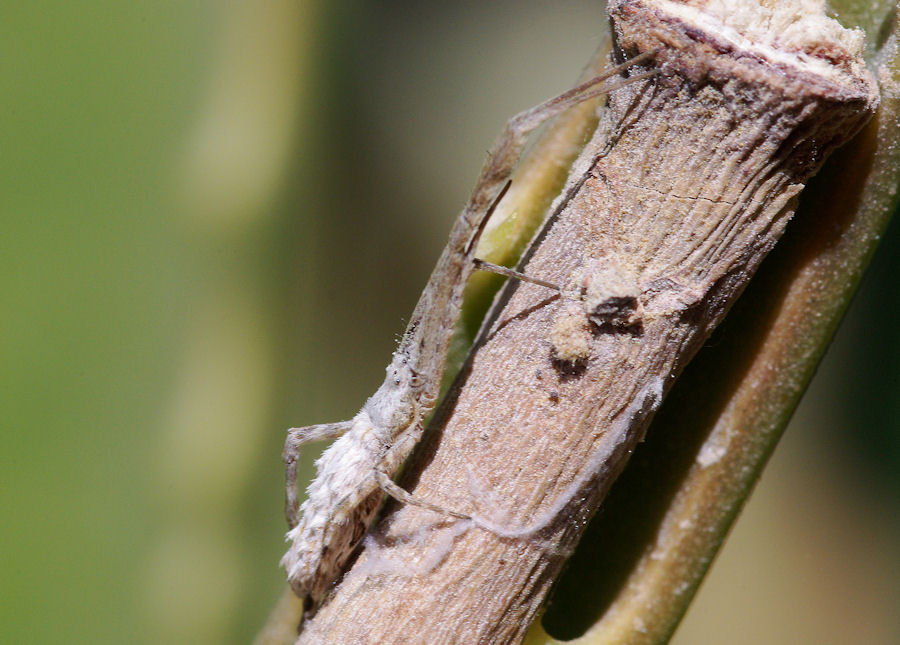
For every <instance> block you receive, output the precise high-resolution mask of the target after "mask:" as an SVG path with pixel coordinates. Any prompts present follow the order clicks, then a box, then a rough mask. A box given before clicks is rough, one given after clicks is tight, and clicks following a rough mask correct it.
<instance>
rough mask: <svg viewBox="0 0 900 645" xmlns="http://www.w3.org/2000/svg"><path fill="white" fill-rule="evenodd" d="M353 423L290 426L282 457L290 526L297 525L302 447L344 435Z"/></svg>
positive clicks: (285, 503) (287, 515)
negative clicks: (299, 461)
mask: <svg viewBox="0 0 900 645" xmlns="http://www.w3.org/2000/svg"><path fill="white" fill-rule="evenodd" d="M352 425H353V422H352V421H339V422H338V423H319V424H317V425H314V426H306V427H305V428H289V429H288V431H287V439H285V442H284V452H283V453H282V455H281V458H282V459H283V460H284V480H285V494H284V515H285V517H286V518H287V523H288V527H290V528H294V527H295V526H297V510H298V508H299V502H298V501H297V460H298V459H299V458H300V447H301V446H302V445H303V444H305V443H308V442H310V441H321V440H325V439H337V438H338V437H340V436H342V435H344V434H345V433H346V432H347V431H348V430H350V427H351V426H352Z"/></svg>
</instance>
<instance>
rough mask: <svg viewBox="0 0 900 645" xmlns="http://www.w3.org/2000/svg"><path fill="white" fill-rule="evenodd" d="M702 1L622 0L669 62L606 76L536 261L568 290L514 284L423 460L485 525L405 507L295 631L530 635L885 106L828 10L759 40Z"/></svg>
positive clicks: (452, 500)
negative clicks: (611, 78)
mask: <svg viewBox="0 0 900 645" xmlns="http://www.w3.org/2000/svg"><path fill="white" fill-rule="evenodd" d="M703 4H704V3H701V2H687V3H681V2H678V3H676V2H668V1H665V0H656V1H650V0H646V1H637V0H635V1H622V2H616V3H610V12H611V16H612V20H613V28H614V33H615V36H616V45H617V48H618V50H619V51H620V53H622V54H623V56H625V57H628V56H633V55H636V54H638V53H640V52H643V51H652V50H657V49H658V53H657V55H656V59H655V62H654V63H652V64H651V65H652V66H655V67H656V68H658V70H659V74H658V75H657V77H656V78H655V79H654V80H652V81H650V82H646V83H644V84H638V85H634V86H630V87H627V88H624V89H622V90H619V91H617V92H616V93H614V94H613V96H611V97H610V106H609V110H608V112H607V113H606V116H605V117H604V122H603V124H601V127H600V128H599V129H598V134H597V135H595V138H594V140H593V141H592V142H591V143H590V144H589V145H588V147H587V149H586V151H585V153H584V155H583V156H582V159H581V161H580V162H579V163H578V164H576V167H575V171H574V172H573V175H572V177H571V178H570V182H569V186H568V188H567V190H566V194H565V196H564V198H562V199H561V200H559V203H558V204H557V206H556V209H555V215H554V217H553V219H552V220H551V222H550V225H549V227H548V229H547V230H546V231H545V233H544V234H543V235H542V236H540V237H539V239H538V240H537V241H536V242H535V245H534V246H533V247H532V249H531V251H530V257H529V259H528V261H527V264H526V268H525V272H526V273H528V274H530V275H534V276H538V277H541V278H543V279H546V280H550V281H556V282H557V283H559V284H563V285H565V288H564V293H563V295H562V297H560V296H556V295H554V294H553V293H552V292H550V291H548V290H546V289H544V288H541V287H538V286H535V285H529V284H521V285H510V287H509V288H508V289H507V291H506V292H505V294H504V297H503V299H502V301H501V302H500V303H498V305H497V307H496V308H495V313H494V314H493V318H492V319H491V320H490V322H489V324H488V326H487V327H486V331H485V333H484V334H483V336H482V339H481V341H480V343H479V346H478V348H477V351H476V352H475V353H474V355H473V357H472V359H471V362H470V364H469V365H468V367H467V369H466V370H464V372H463V374H462V376H461V377H460V379H459V380H458V382H457V387H458V390H457V391H456V392H455V394H456V396H451V397H449V399H448V402H447V403H446V404H445V405H444V406H443V407H442V408H441V411H440V412H439V413H438V415H437V417H438V418H437V419H436V421H435V424H436V425H438V426H439V427H440V429H441V432H435V433H434V434H433V435H431V437H430V440H429V446H428V448H429V449H428V450H427V451H423V453H424V454H422V455H420V457H419V459H418V460H417V462H416V467H414V468H413V469H412V470H411V474H414V475H417V480H416V481H415V485H414V487H413V488H412V492H413V493H414V494H415V495H416V496H417V497H420V498H424V499H428V500H430V501H433V502H435V503H438V504H440V505H442V506H445V507H448V508H453V509H457V510H461V511H466V512H471V513H473V514H474V515H476V517H477V518H478V519H479V521H480V523H481V524H482V528H478V527H474V526H472V525H471V523H467V522H465V521H450V520H447V519H444V518H440V517H436V516H435V515H434V514H432V513H428V512H426V511H422V510H420V509H416V508H412V507H407V508H398V509H396V510H395V512H393V513H392V514H391V515H389V516H388V517H387V518H386V519H385V521H384V522H383V523H382V525H381V526H380V527H379V531H378V534H377V535H378V537H377V538H376V539H375V540H374V541H373V542H372V543H371V544H368V545H367V547H366V549H365V550H364V551H363V553H362V555H361V557H360V558H359V560H358V561H357V562H356V564H355V566H354V567H353V569H352V570H351V571H350V572H349V573H348V574H347V575H346V576H345V578H344V580H343V581H342V582H341V584H340V585H339V586H338V587H337V589H336V590H335V593H334V594H333V595H332V596H331V597H330V598H329V599H328V600H327V601H326V603H325V604H324V605H323V606H322V608H321V609H320V611H319V613H318V614H317V615H316V616H315V617H314V618H312V619H311V620H310V621H308V622H307V624H306V625H305V627H304V631H303V634H302V635H301V639H300V642H328V643H338V642H340V643H356V642H371V643H376V642H377V643H391V642H394V643H416V642H434V643H438V642H440V643H457V642H458V643H474V642H479V643H507V642H517V641H518V640H520V639H521V637H522V636H523V634H524V631H525V629H526V628H527V627H528V625H529V623H530V622H531V621H532V620H533V619H534V617H535V615H536V613H537V611H538V609H539V607H540V606H541V604H542V602H543V600H544V598H545V596H546V593H547V591H548V589H549V587H550V584H551V583H552V581H553V580H554V578H555V577H556V575H557V574H558V572H559V569H560V567H561V566H562V563H563V562H564V559H565V555H566V554H567V553H568V552H569V551H570V550H571V549H572V548H573V547H574V545H575V543H576V542H577V540H578V538H579V537H580V535H581V532H582V530H583V528H584V525H585V523H586V522H587V519H588V518H589V517H590V515H591V514H592V513H593V512H594V511H595V510H596V508H597V507H598V506H599V504H600V502H601V501H602V499H603V497H604V496H605V494H606V492H607V490H608V488H609V486H610V485H611V483H612V481H613V480H614V479H615V477H616V476H617V474H618V473H619V472H620V470H621V469H622V467H623V466H624V463H625V461H626V460H627V457H628V455H629V454H630V453H631V451H632V450H633V448H634V446H635V444H636V442H638V441H640V439H641V437H642V435H643V432H644V430H645V429H646V426H647V424H648V423H649V420H650V418H651V416H652V414H653V412H654V410H655V409H656V408H657V406H658V405H659V403H660V402H661V400H662V397H663V395H664V393H665V392H666V391H667V390H668V388H669V386H670V385H671V383H672V381H673V380H674V378H675V377H676V376H677V375H678V373H679V372H680V370H681V369H682V367H683V366H684V365H685V363H686V362H687V361H688V360H690V358H691V357H692V356H693V354H694V353H695V352H696V350H697V349H698V348H699V346H700V345H701V344H702V343H703V341H704V340H705V339H706V338H707V337H708V335H709V333H710V332H711V330H712V329H713V328H714V327H715V325H716V324H717V323H718V322H719V321H720V320H721V318H722V317H723V316H724V315H725V313H726V312H727V310H728V308H729V307H730V305H731V304H732V303H733V302H734V300H735V299H736V298H737V296H738V295H739V294H740V292H741V290H742V289H743V287H744V286H745V285H746V283H747V282H748V280H749V279H750V278H751V277H752V275H753V273H754V271H755V270H756V268H757V266H758V265H759V263H760V261H761V260H762V259H763V257H765V255H766V253H768V251H769V250H770V249H771V248H772V246H773V245H774V244H775V242H776V241H777V239H778V237H779V236H780V235H781V232H782V231H783V229H784V226H785V225H786V224H787V222H788V220H789V219H790V217H791V215H792V214H793V210H794V205H795V199H796V195H797V194H798V193H799V191H800V190H801V189H802V187H803V182H804V181H805V180H806V179H807V178H808V177H809V176H810V175H811V174H813V173H814V172H815V171H816V170H817V169H818V168H819V166H820V165H821V163H822V161H823V160H824V159H825V157H826V156H827V155H828V153H829V152H830V151H831V150H833V149H834V148H835V147H836V146H838V145H840V144H841V143H843V142H844V141H846V140H847V139H848V138H849V137H850V136H851V135H852V134H853V133H855V132H856V131H857V130H858V129H859V128H860V127H861V126H862V125H863V124H864V123H865V121H866V119H867V118H868V116H869V115H870V114H871V111H872V110H873V109H874V107H875V104H876V102H877V99H876V96H877V95H876V92H875V89H874V84H873V82H872V81H871V79H870V77H869V76H868V75H867V73H866V72H865V70H864V68H863V67H862V64H861V62H860V60H859V58H858V55H857V53H856V52H855V51H853V46H854V43H853V42H851V39H849V38H848V37H846V35H845V34H843V33H841V32H840V31H838V30H835V29H832V28H830V27H828V28H826V29H824V30H823V29H821V27H822V25H828V23H825V22H822V21H819V22H815V21H813V22H811V23H810V24H809V26H808V27H809V28H805V29H804V28H800V27H802V25H800V27H797V28H795V29H794V30H793V31H792V32H790V34H789V36H787V35H785V36H784V37H783V38H781V40H775V41H773V42H761V41H762V40H765V39H767V38H768V36H766V34H767V33H769V29H763V30H761V31H760V33H754V31H753V29H752V21H751V23H750V25H751V26H750V27H747V23H746V21H745V22H744V23H742V25H741V28H743V29H744V31H743V34H742V35H741V34H738V32H737V31H735V29H736V28H737V27H734V28H732V27H727V26H723V25H722V24H721V22H720V21H721V20H727V17H726V16H722V17H717V16H714V15H712V13H711V10H710V11H707V10H706V9H705V8H704V7H703V6H702V5H703ZM735 4H736V5H740V8H743V10H745V13H744V14H740V15H742V17H744V18H746V17H747V15H751V16H756V14H754V12H758V14H759V16H757V17H765V12H764V11H763V10H761V9H758V8H756V9H755V8H753V7H752V6H751V5H752V4H753V3H747V2H742V3H735ZM747 12H749V14H748V13H747ZM728 15H729V16H730V15H739V14H737V12H736V10H735V8H732V9H731V10H730V11H729V14H728ZM768 27H769V28H771V27H772V25H771V23H770V24H769V25H768ZM776 32H777V29H776ZM785 33H787V32H785ZM610 144H611V145H610ZM629 296H633V298H631V299H629ZM612 301H615V302H616V303H619V310H618V311H615V308H614V311H613V315H610V314H609V312H606V313H605V314H604V313H602V311H601V310H602V309H603V305H604V303H606V304H609V303H610V302H612ZM622 303H631V304H627V305H623V304H622ZM626 309H627V312H626V313H627V315H624V314H623V311H624V310H626ZM591 314H593V316H591ZM563 359H565V360H563ZM407 483H408V482H407ZM408 484H409V483H408ZM485 525H495V526H496V527H498V528H499V529H502V530H503V531H506V532H507V533H509V534H510V535H507V536H506V537H503V536H501V535H497V533H496V532H492V531H489V530H485V529H484V528H483V526H485ZM517 530H518V532H519V534H518V535H514V536H513V535H511V534H512V533H515V532H516V531H517ZM503 531H501V532H503Z"/></svg>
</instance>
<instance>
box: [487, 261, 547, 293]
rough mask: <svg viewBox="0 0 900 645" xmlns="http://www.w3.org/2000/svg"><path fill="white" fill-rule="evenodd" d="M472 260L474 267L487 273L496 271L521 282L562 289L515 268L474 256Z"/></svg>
mask: <svg viewBox="0 0 900 645" xmlns="http://www.w3.org/2000/svg"><path fill="white" fill-rule="evenodd" d="M474 262H475V268H476V269H478V270H479V271H487V272H488V273H496V274H498V275H502V276H506V277H507V278H514V279H516V280H521V281H522V282H530V283H532V284H536V285H539V286H541V287H547V288H548V289H553V290H554V291H557V292H561V291H562V289H560V288H559V285H556V284H553V283H552V282H547V281H546V280H541V279H540V278H533V277H531V276H530V275H525V274H524V273H522V272H521V271H516V270H515V269H509V268H507V267H504V266H500V265H499V264H494V263H493V262H487V261H486V260H480V259H478V258H475V260H474Z"/></svg>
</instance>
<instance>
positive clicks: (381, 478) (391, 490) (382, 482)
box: [375, 448, 472, 520]
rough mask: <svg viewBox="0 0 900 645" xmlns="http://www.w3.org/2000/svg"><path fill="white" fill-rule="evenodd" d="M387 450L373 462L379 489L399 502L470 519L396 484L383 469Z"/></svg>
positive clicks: (462, 518)
mask: <svg viewBox="0 0 900 645" xmlns="http://www.w3.org/2000/svg"><path fill="white" fill-rule="evenodd" d="M387 452H388V449H387V448H385V449H384V450H382V452H381V455H379V457H378V462H377V463H376V464H375V481H376V482H378V486H379V487H380V488H381V490H383V491H384V492H385V493H387V494H388V495H390V496H391V497H393V498H394V499H396V500H397V501H398V502H400V503H401V504H410V505H412V506H418V507H419V508H424V509H426V510H429V511H433V512H435V513H439V514H441V515H449V516H450V517H455V518H458V519H461V520H470V519H472V518H471V516H469V515H466V514H465V513H460V512H458V511H453V510H450V509H448V508H444V507H443V506H438V505H437V504H432V503H431V502H426V501H425V500H423V499H419V498H418V497H416V496H414V495H412V494H410V493H408V492H406V490H404V489H403V488H401V487H400V486H399V485H397V484H396V483H395V482H394V480H393V479H391V476H390V475H389V474H388V473H387V471H386V470H385V469H384V461H385V457H386V456H387Z"/></svg>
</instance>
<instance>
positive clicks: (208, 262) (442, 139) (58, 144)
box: [0, 0, 900, 643]
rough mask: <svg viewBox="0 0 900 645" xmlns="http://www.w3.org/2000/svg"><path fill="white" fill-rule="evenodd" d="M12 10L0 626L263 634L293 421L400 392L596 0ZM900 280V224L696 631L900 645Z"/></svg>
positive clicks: (683, 636)
mask: <svg viewBox="0 0 900 645" xmlns="http://www.w3.org/2000/svg"><path fill="white" fill-rule="evenodd" d="M0 20H2V24H3V38H2V39H0V61H2V62H0V78H2V87H3V90H4V95H5V96H6V99H5V100H4V101H3V104H2V106H0V115H2V120H0V128H2V133H3V136H2V143H0V145H2V155H0V166H2V182H3V186H2V194H0V206H2V213H3V232H2V236H0V267H2V270H0V276H2V279H3V300H2V315H0V320H2V336H0V338H2V340H0V348H2V349H0V351H2V357H0V363H2V387H0V397H2V403H0V414H2V417H0V418H2V428H3V448H2V468H0V499H2V517H3V531H2V542H0V587H2V602H0V642H3V643H26V642H27V643H246V642H249V641H250V640H251V639H252V637H253V635H254V633H255V631H256V629H257V628H258V627H259V626H260V625H261V623H262V621H263V620H264V617H265V615H266V613H267V611H268V609H269V607H270V606H271V605H272V604H273V603H274V601H275V599H276V597H277V595H278V593H279V591H280V589H281V585H282V576H281V573H280V571H279V569H278V568H277V562H278V558H279V557H280V554H281V552H282V551H283V542H282V534H283V531H284V525H283V519H282V471H281V462H280V451H281V444H282V440H283V433H284V429H285V428H287V427H288V426H290V425H305V424H308V423H316V422H323V421H330V420H337V419H343V418H347V417H349V416H351V415H352V414H354V413H355V411H356V409H357V408H358V407H359V406H360V405H361V404H362V402H363V401H364V399H365V397H366V396H368V395H369V394H370V393H371V392H372V390H373V389H374V388H375V386H376V385H377V384H378V383H379V382H380V380H381V374H382V370H383V368H384V365H385V364H386V362H387V360H388V358H389V356H390V353H391V351H392V349H393V346H394V342H395V340H396V337H397V335H398V334H399V333H400V332H401V331H402V328H403V324H404V317H405V316H407V315H408V314H409V312H410V311H411V309H412V306H413V304H414V302H415V300H416V298H417V297H418V292H419V290H420V289H421V286H422V285H423V284H424V282H425V279H426V277H427V275H428V273H429V271H430V269H431V266H432V265H433V263H434V260H435V259H436V257H437V254H438V252H439V249H440V248H441V247H442V246H443V241H444V238H445V236H446V233H447V231H448V230H449V227H450V223H451V221H452V219H453V217H454V216H455V213H456V212H457V210H458V208H459V207H460V206H461V205H462V203H463V202H464V201H465V198H466V197H467V195H468V191H469V189H470V187H471V184H472V182H473V181H474V178H475V175H476V173H477V171H478V169H479V168H480V165H481V162H482V160H483V157H484V151H485V150H486V149H487V146H488V145H489V144H490V142H491V141H492V140H493V137H494V136H495V135H496V134H497V133H498V132H499V130H500V127H501V126H502V124H503V122H504V120H505V118H507V117H508V116H510V115H512V114H513V113H515V112H516V111H518V110H521V109H523V108H526V107H530V106H531V105H534V104H536V103H537V102H539V101H540V100H542V99H544V98H546V97H548V96H550V95H552V94H554V93H556V92H559V91H562V90H564V89H567V87H568V86H569V85H570V84H571V82H572V81H573V80H574V79H575V78H576V76H577V74H578V72H579V70H580V68H581V66H582V65H583V64H584V62H585V61H587V59H588V57H589V56H590V54H591V52H592V51H593V50H594V48H595V47H596V45H597V44H598V43H599V41H600V33H601V31H602V29H603V28H604V17H603V10H602V6H600V4H599V3H595V2H587V1H583V2H575V1H569V0H567V1H565V2H555V3H551V2H539V1H537V0H528V1H521V0H520V1H518V2H512V1H506V2H497V3H475V2H461V3H421V2H391V3H362V2H355V3H354V2H343V3H339V4H334V3H317V2H304V1H303V0H272V1H269V2H248V1H230V2H188V3H184V2H168V1H162V2H160V1H156V2H144V1H138V2H131V3H119V2H93V3H78V2H76V3H47V2H31V3H18V4H13V3H4V6H3V7H2V9H0ZM898 273H900V231H898V227H897V226H896V225H895V226H894V227H893V228H892V229H891V230H890V231H889V234H888V236H887V238H886V239H885V240H884V244H883V245H882V247H881V249H880V251H879V254H878V255H877V256H876V259H875V262H874V264H873V267H872V270H871V271H870V272H869V275H868V276H867V278H866V281H865V284H864V287H863V291H862V292H861V293H860V294H859V296H858V297H857V298H856V301H855V304H854V308H853V310H852V311H851V313H850V314H849V315H848V319H847V320H846V321H845V323H844V325H843V327H842V329H841V331H840V334H839V338H838V341H837V343H836V344H835V346H834V347H833V348H832V350H831V351H830V352H829V355H828V357H827V358H826V361H825V364H824V365H823V367H822V369H821V370H820V374H819V376H818V377H817V380H816V381H815V382H814V385H813V387H812V388H811V391H810V392H809V395H808V396H807V398H806V399H805V401H804V403H803V405H802V409H801V410H800V412H799V413H798V414H797V416H796V418H795V420H794V422H793V423H792V426H791V427H790V428H789V429H788V431H787V435H786V438H785V440H784V442H783V443H782V445H781V446H780V447H779V450H778V451H777V452H776V455H775V457H774V459H773V462H772V463H771V465H770V467H769V468H768V469H767V471H766V473H765V475H764V477H763V480H762V482H761V484H760V486H759V487H758V489H757V491H756V493H755V495H754V497H753V499H752V500H751V502H750V504H749V505H748V507H747V509H746V511H745V513H744V515H743V516H742V518H741V520H740V521H739V523H738V525H737V527H736V529H735V531H734V532H733V535H732V538H731V540H730V542H729V543H728V545H727V547H726V548H725V549H724V551H723V553H722V556H721V557H720V558H719V560H718V562H717V563H716V565H715V567H714V568H713V572H712V574H711V576H710V578H709V579H708V581H707V582H706V583H705V585H704V587H703V588H702V589H701V592H700V595H699V597H698V600H697V602H696V603H695V605H694V606H693V607H692V609H691V610H690V612H689V614H688V617H687V619H686V621H685V623H684V624H683V625H682V627H681V629H680V631H679V633H678V635H677V636H676V638H675V642H676V643H722V642H728V643H759V642H777V643H889V642H900V618H898V614H897V611H896V610H897V608H898V607H900V550H898V549H897V545H898V544H900V513H898V511H900V438H898V437H900V434H898V432H897V430H898V427H900V396H898V395H900V334H898V331H897V324H898V297H897V295H898V294H897V287H896V276H897V275H898ZM312 459H313V455H311V454H310V455H307V456H306V461H305V465H306V467H307V468H309V467H310V466H311V462H312Z"/></svg>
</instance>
